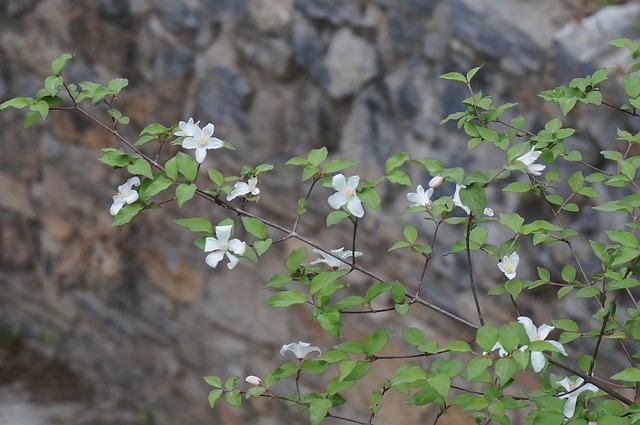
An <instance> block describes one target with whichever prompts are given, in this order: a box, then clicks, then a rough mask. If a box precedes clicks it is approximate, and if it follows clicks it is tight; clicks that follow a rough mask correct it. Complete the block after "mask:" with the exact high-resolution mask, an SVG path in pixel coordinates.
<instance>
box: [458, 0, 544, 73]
mask: <svg viewBox="0 0 640 425" xmlns="http://www.w3.org/2000/svg"><path fill="white" fill-rule="evenodd" d="M514 16H527V19H513V17H514ZM450 22H451V31H452V34H453V35H454V36H455V37H459V38H461V39H462V40H464V42H465V43H467V44H469V45H471V46H472V47H473V48H474V49H475V50H477V51H479V52H482V53H483V54H486V55H489V56H490V57H492V58H496V59H502V58H504V57H511V58H512V60H514V61H515V62H516V63H517V64H518V65H519V66H520V67H522V68H523V69H524V70H527V71H532V70H535V69H537V68H538V67H539V66H540V61H541V60H542V59H543V57H544V52H545V50H546V49H548V48H549V47H550V46H551V44H552V41H553V38H552V34H553V26H552V23H551V22H550V20H549V19H548V16H546V15H545V12H544V10H542V8H537V7H535V6H534V5H533V3H531V2H511V1H506V0H499V1H491V0H454V1H453V2H452V3H451V15H450Z"/></svg>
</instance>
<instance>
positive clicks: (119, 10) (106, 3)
mask: <svg viewBox="0 0 640 425" xmlns="http://www.w3.org/2000/svg"><path fill="white" fill-rule="evenodd" d="M98 9H99V10H100V12H101V13H103V14H104V15H105V16H108V17H109V18H119V19H121V18H123V17H125V16H127V15H128V14H129V2H128V1H127V0H99V1H98Z"/></svg>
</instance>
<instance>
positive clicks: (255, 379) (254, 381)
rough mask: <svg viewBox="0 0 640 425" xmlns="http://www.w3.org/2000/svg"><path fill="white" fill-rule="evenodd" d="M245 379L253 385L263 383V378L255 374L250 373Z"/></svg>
mask: <svg viewBox="0 0 640 425" xmlns="http://www.w3.org/2000/svg"><path fill="white" fill-rule="evenodd" d="M244 380H245V381H247V382H248V383H250V384H251V385H256V386H258V385H262V379H260V378H258V377H257V376H255V375H249V376H247V377H246V378H244Z"/></svg>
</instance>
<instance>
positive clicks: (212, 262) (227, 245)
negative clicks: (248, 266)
mask: <svg viewBox="0 0 640 425" xmlns="http://www.w3.org/2000/svg"><path fill="white" fill-rule="evenodd" d="M230 236H231V226H216V237H215V238H214V237H212V236H209V237H208V238H207V239H205V244H204V252H211V254H209V255H207V258H206V259H205V262H206V263H207V265H208V266H209V267H213V268H216V266H217V265H218V263H219V262H220V260H222V259H223V258H224V256H225V255H226V256H227V259H228V260H229V263H227V267H228V268H229V270H231V269H232V268H234V267H235V266H236V264H238V261H239V259H238V256H240V257H241V256H242V255H244V251H245V250H246V249H247V245H246V243H244V242H242V241H240V240H239V239H231V240H229V237H230Z"/></svg>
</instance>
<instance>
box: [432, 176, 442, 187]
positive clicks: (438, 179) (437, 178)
mask: <svg viewBox="0 0 640 425" xmlns="http://www.w3.org/2000/svg"><path fill="white" fill-rule="evenodd" d="M442 183H444V177H442V176H440V175H438V176H435V177H434V178H432V179H431V180H429V187H430V188H432V189H433V188H436V187H440V186H442Z"/></svg>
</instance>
